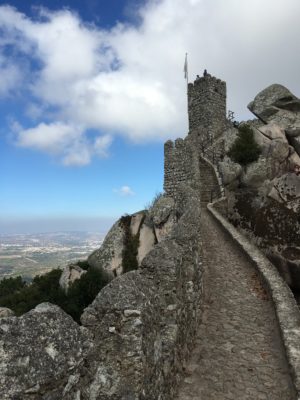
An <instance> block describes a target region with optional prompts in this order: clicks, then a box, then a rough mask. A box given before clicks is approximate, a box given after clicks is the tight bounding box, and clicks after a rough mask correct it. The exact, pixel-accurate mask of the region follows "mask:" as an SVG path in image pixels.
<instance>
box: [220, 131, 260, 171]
mask: <svg viewBox="0 0 300 400" xmlns="http://www.w3.org/2000/svg"><path fill="white" fill-rule="evenodd" d="M238 129H239V131H238V135H237V138H236V140H235V142H234V143H233V145H232V146H231V148H230V149H229V151H228V153H227V155H228V156H229V157H230V158H231V159H232V160H233V161H234V162H236V163H239V164H241V165H247V164H250V163H252V162H254V161H256V160H258V157H259V155H260V153H261V149H260V147H259V145H258V144H257V143H256V142H255V139H254V135H253V131H252V129H251V127H250V126H249V125H247V124H243V125H241V126H239V128H238Z"/></svg>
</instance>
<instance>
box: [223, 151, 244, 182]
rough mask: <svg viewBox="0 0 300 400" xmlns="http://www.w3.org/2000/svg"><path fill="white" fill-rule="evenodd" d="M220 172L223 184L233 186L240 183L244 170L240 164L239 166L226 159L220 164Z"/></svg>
mask: <svg viewBox="0 0 300 400" xmlns="http://www.w3.org/2000/svg"><path fill="white" fill-rule="evenodd" d="M219 171H220V174H221V177H222V181H223V184H224V185H225V186H226V187H227V186H230V187H231V186H232V184H233V183H234V182H236V184H237V183H238V179H239V178H240V176H241V175H242V173H243V168H242V166H241V165H240V164H237V163H235V162H233V161H231V160H230V158H228V157H226V158H225V159H224V161H221V162H219Z"/></svg>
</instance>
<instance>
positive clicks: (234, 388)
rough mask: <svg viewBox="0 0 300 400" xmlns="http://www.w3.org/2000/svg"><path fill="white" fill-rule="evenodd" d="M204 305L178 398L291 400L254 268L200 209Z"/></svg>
mask: <svg viewBox="0 0 300 400" xmlns="http://www.w3.org/2000/svg"><path fill="white" fill-rule="evenodd" d="M201 223H202V226H203V231H202V238H203V247H204V251H205V253H204V263H205V270H206V275H205V305H204V314H203V322H202V324H201V326H200V328H199V333H198V337H197V340H196V348H195V349H194V351H193V354H192V358H191V360H190V361H189V364H188V365H187V369H186V376H185V378H184V381H183V382H182V384H181V387H180V389H179V394H178V397H177V399H178V400H221V399H222V400H248V399H251V400H292V399H295V398H296V396H295V392H294V388H293V384H292V382H291V378H290V375H289V371H288V365H287V361H286V358H285V353H284V349H283V344H282V342H281V339H280V333H279V328H278V325H277V321H276V317H275V312H274V309H273V305H272V301H271V300H270V299H269V297H268V295H267V293H266V292H265V290H264V288H263V287H262V285H261V283H260V280H259V277H258V275H257V273H256V270H255V269H254V267H253V266H252V264H251V263H250V261H248V259H247V258H246V257H245V255H244V254H243V253H242V252H241V250H240V249H239V248H238V247H237V246H236V245H235V244H234V243H233V242H232V240H231V239H230V238H229V237H227V235H226V234H225V233H224V232H223V230H222V229H221V228H220V226H219V225H218V224H217V222H216V221H215V220H214V219H213V217H212V216H211V215H209V213H208V212H207V211H206V210H205V211H203V216H202V222H201Z"/></svg>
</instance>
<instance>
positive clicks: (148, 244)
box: [137, 221, 156, 265]
mask: <svg viewBox="0 0 300 400" xmlns="http://www.w3.org/2000/svg"><path fill="white" fill-rule="evenodd" d="M155 243H156V238H155V235H154V231H153V227H152V226H149V225H148V224H147V221H145V222H144V223H143V225H142V227H141V230H140V244H139V248H138V255H137V259H138V263H139V265H140V264H141V262H142V261H143V259H144V258H145V256H146V255H147V254H148V253H149V251H151V250H152V249H153V247H154V245H155Z"/></svg>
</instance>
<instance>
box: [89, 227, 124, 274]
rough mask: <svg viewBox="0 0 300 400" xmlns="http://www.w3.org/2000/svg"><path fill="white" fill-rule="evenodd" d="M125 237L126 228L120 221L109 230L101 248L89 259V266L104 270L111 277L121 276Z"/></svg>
mask: <svg viewBox="0 0 300 400" xmlns="http://www.w3.org/2000/svg"><path fill="white" fill-rule="evenodd" d="M124 237H125V232H124V228H123V227H122V225H121V224H120V220H118V221H117V222H116V223H115V224H114V225H113V226H112V228H111V229H110V230H109V232H108V234H107V235H106V237H105V239H104V241H103V243H102V245H101V247H100V248H99V249H97V250H95V251H94V252H93V253H92V254H91V255H90V256H89V257H88V263H89V265H90V266H91V267H93V268H98V269H104V270H105V271H106V272H108V273H109V274H110V276H111V277H113V276H115V275H120V274H121V273H122V252H123V246H124Z"/></svg>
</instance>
